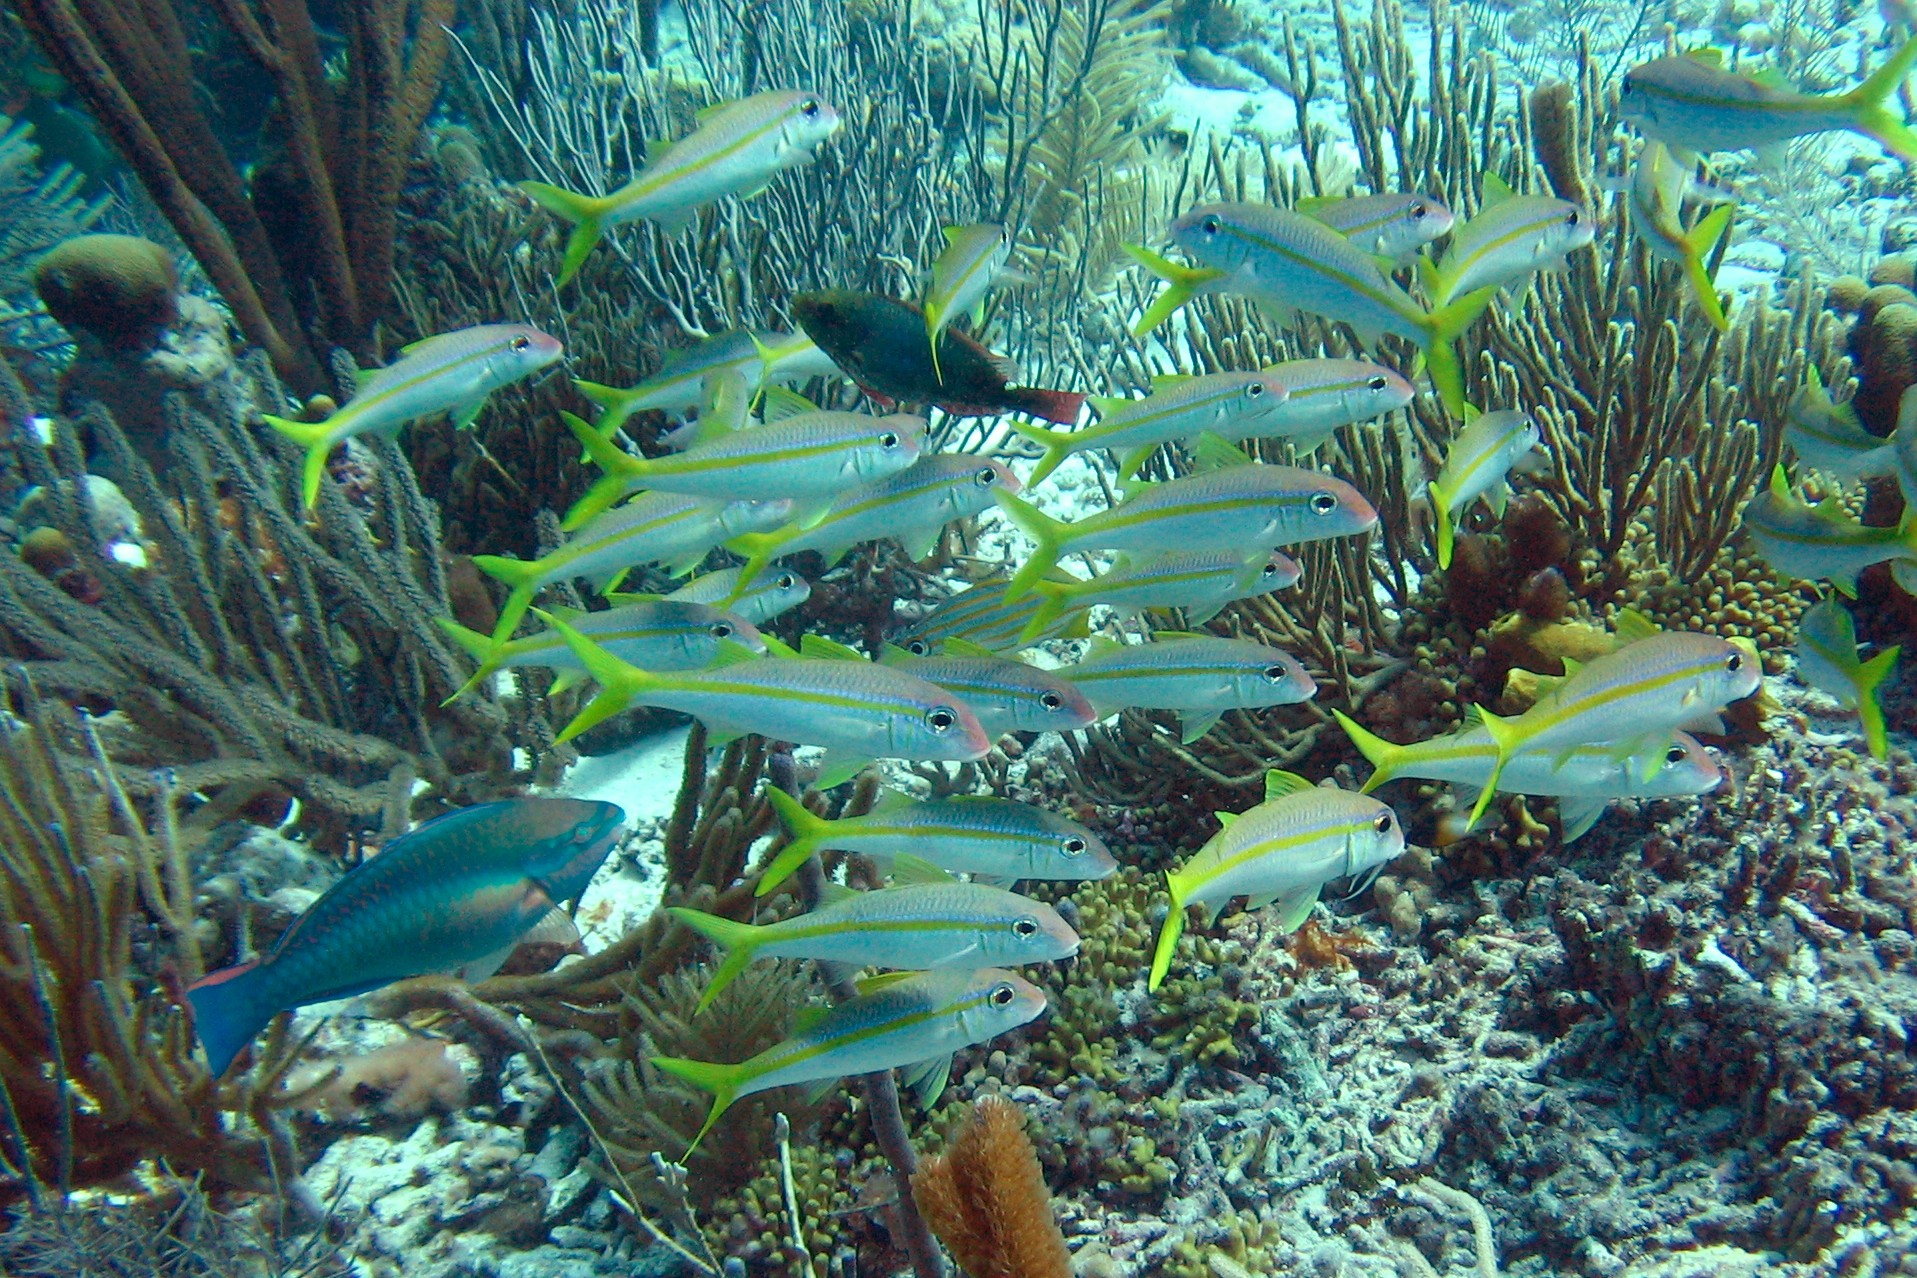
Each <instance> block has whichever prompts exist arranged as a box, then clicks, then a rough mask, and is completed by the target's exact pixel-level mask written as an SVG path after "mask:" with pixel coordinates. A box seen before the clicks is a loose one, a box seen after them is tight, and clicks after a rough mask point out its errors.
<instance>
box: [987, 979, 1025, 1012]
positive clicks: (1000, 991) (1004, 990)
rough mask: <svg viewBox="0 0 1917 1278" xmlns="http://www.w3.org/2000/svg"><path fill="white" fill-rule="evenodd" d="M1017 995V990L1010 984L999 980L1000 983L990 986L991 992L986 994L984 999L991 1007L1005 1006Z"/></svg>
mask: <svg viewBox="0 0 1917 1278" xmlns="http://www.w3.org/2000/svg"><path fill="white" fill-rule="evenodd" d="M1017 997H1018V991H1017V990H1015V989H1013V988H1012V987H1011V986H1010V985H1007V984H1004V983H1002V982H1001V983H1000V984H998V985H994V986H993V987H992V992H991V993H990V994H987V995H986V996H985V999H986V1001H987V1002H988V1003H990V1004H991V1005H992V1006H993V1007H1006V1006H1009V1005H1010V1004H1011V1001H1012V1000H1013V999H1015V998H1017Z"/></svg>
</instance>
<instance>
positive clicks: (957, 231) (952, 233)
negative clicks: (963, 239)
mask: <svg viewBox="0 0 1917 1278" xmlns="http://www.w3.org/2000/svg"><path fill="white" fill-rule="evenodd" d="M939 234H941V235H943V236H944V237H945V242H946V243H947V244H956V243H958V237H959V236H961V235H963V234H965V228H964V227H962V226H942V227H940V228H939Z"/></svg>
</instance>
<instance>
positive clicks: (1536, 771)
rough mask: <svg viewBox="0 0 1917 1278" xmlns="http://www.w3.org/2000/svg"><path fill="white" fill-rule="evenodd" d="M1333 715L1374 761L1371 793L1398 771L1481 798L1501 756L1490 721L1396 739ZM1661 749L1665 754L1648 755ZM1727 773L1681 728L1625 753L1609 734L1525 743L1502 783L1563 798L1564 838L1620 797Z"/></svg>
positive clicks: (1695, 789) (1508, 788)
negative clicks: (1576, 741) (1579, 740)
mask: <svg viewBox="0 0 1917 1278" xmlns="http://www.w3.org/2000/svg"><path fill="white" fill-rule="evenodd" d="M1332 714H1333V715H1334V716H1336V717H1337V720H1338V722H1339V724H1340V725H1342V726H1343V728H1344V730H1345V734H1346V735H1347V736H1349V737H1350V738H1351V743H1352V744H1353V745H1355V746H1357V747H1358V751H1359V753H1361V754H1363V755H1364V756H1365V758H1367V759H1369V760H1370V761H1371V764H1372V767H1373V771H1372V773H1371V776H1370V777H1369V778H1368V779H1367V780H1366V781H1365V783H1364V785H1363V786H1362V787H1361V793H1365V794H1369V793H1371V791H1373V790H1375V789H1377V788H1378V787H1379V786H1381V785H1383V784H1384V783H1385V782H1387V781H1390V780H1393V779H1395V778H1398V777H1422V778H1424V779H1425V780H1428V781H1449V782H1451V783H1453V784H1454V785H1456V786H1457V787H1458V788H1459V790H1460V791H1461V792H1462V793H1464V794H1465V795H1467V796H1468V797H1470V798H1474V799H1475V798H1476V797H1477V793H1478V791H1479V790H1481V789H1483V788H1484V783H1485V782H1486V781H1487V780H1488V779H1489V778H1490V776H1491V770H1492V768H1493V767H1494V766H1495V765H1496V763H1497V758H1498V745H1497V742H1495V741H1493V740H1492V739H1491V734H1490V733H1489V732H1486V731H1485V730H1484V729H1483V728H1482V727H1470V728H1466V729H1464V730H1463V731H1461V732H1453V733H1449V734H1447V735H1445V736H1442V737H1432V738H1431V739H1430V740H1427V741H1416V742H1413V743H1411V744H1409V745H1396V744H1394V743H1392V742H1390V741H1386V740H1385V739H1384V738H1382V737H1380V736H1377V735H1376V734H1374V733H1371V732H1367V731H1366V730H1365V729H1364V728H1363V727H1362V726H1360V725H1359V724H1358V723H1357V722H1355V721H1354V720H1353V719H1352V718H1351V717H1350V716H1349V715H1346V714H1344V713H1343V712H1341V711H1338V710H1333V711H1332ZM1653 751H1654V752H1656V754H1657V756H1658V757H1656V758H1650V757H1648V754H1649V752H1653ZM1723 780H1724V770H1723V769H1722V768H1721V767H1719V766H1718V764H1717V761H1716V760H1715V759H1713V758H1711V756H1710V753H1709V752H1708V751H1706V750H1705V749H1704V747H1703V746H1701V745H1699V744H1698V742H1697V739H1696V738H1695V737H1693V736H1691V735H1690V734H1688V733H1685V732H1675V733H1672V734H1671V741H1670V742H1669V743H1668V744H1667V743H1657V742H1652V743H1647V744H1642V745H1640V746H1639V747H1638V748H1637V749H1635V750H1632V751H1631V752H1630V753H1628V754H1624V755H1621V756H1620V755H1619V754H1618V752H1617V747H1616V746H1615V745H1614V744H1613V743H1611V742H1608V741H1606V742H1597V743H1594V744H1590V745H1580V746H1573V747H1572V748H1570V749H1569V750H1560V749H1556V748H1553V747H1535V746H1534V747H1530V748H1527V749H1524V750H1520V751H1519V752H1518V753H1517V754H1516V755H1514V756H1513V757H1512V758H1511V761H1510V762H1509V763H1507V764H1506V765H1505V767H1504V771H1503V773H1502V774H1501V775H1500V776H1499V778H1498V789H1499V790H1501V791H1503V792H1504V793H1506V794H1534V795H1542V796H1546V797H1550V798H1555V799H1556V800H1557V801H1558V820H1559V822H1560V823H1561V824H1562V825H1563V827H1564V841H1565V842H1566V843H1571V842H1574V841H1575V840H1577V839H1579V838H1581V837H1582V836H1583V835H1584V833H1585V832H1586V831H1588V830H1589V829H1590V828H1591V827H1592V825H1594V824H1596V822H1597V819H1598V818H1599V817H1600V816H1602V815H1603V814H1604V809H1605V808H1606V807H1607V806H1609V805H1610V803H1611V802H1612V801H1613V800H1616V799H1669V798H1678V797H1682V796H1688V795H1699V794H1705V793H1708V792H1709V791H1711V790H1714V789H1716V788H1717V787H1718V786H1719V785H1721V784H1722V783H1723Z"/></svg>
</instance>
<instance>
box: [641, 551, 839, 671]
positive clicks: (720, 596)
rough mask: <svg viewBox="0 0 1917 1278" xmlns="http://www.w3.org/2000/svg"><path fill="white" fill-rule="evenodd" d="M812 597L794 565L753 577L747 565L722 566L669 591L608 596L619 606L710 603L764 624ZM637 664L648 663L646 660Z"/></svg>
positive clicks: (810, 588) (809, 586)
mask: <svg viewBox="0 0 1917 1278" xmlns="http://www.w3.org/2000/svg"><path fill="white" fill-rule="evenodd" d="M811 597H812V583H811V582H809V581H807V580H806V579H805V578H804V577H801V576H800V575H799V574H798V573H796V572H793V571H792V570H791V569H790V568H781V569H779V570H777V571H776V572H764V573H759V574H757V575H753V576H748V575H747V574H746V571H745V569H744V568H721V569H719V570H718V571H717V572H708V573H702V574H701V575H699V576H697V577H694V578H693V579H692V580H691V581H688V582H687V583H686V584H685V585H683V586H681V587H679V588H678V589H677V590H674V591H672V592H670V593H668V594H664V595H654V594H641V593H638V592H631V593H622V594H612V595H607V596H606V599H607V601H608V602H610V603H612V604H615V605H617V604H628V603H648V602H651V601H652V600H655V599H658V600H665V601H667V602H670V603H695V604H710V605H712V606H713V607H715V608H722V609H724V610H725V611H727V612H729V613H732V614H733V615H734V616H737V617H742V618H744V619H745V620H747V621H749V622H751V623H752V624H753V625H755V626H762V625H764V624H765V623H766V622H768V621H771V620H772V619H773V618H775V617H778V616H780V615H782V614H784V613H786V612H789V611H791V610H792V609H794V608H796V607H798V606H799V605H800V604H802V603H804V602H805V601H806V600H807V599H809V598H811ZM634 664H635V665H644V664H645V662H643V661H640V662H635V663H634Z"/></svg>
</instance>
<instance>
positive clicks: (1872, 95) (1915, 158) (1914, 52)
mask: <svg viewBox="0 0 1917 1278" xmlns="http://www.w3.org/2000/svg"><path fill="white" fill-rule="evenodd" d="M1914 62H1917V38H1912V39H1909V40H1906V41H1904V43H1903V47H1902V48H1900V49H1898V50H1897V52H1895V53H1893V54H1891V55H1890V61H1888V62H1886V63H1884V65H1883V66H1881V67H1878V68H1877V70H1876V71H1875V72H1873V73H1872V74H1871V77H1870V78H1869V79H1868V80H1865V81H1864V82H1863V83H1862V84H1860V85H1858V86H1857V87H1856V88H1855V89H1854V90H1852V91H1851V93H1850V94H1849V96H1848V98H1847V99H1846V105H1847V106H1848V107H1849V108H1850V111H1851V127H1852V128H1854V129H1856V130H1857V131H1858V132H1859V133H1862V134H1864V135H1865V136H1866V137H1870V138H1874V139H1876V141H1877V143H1878V145H1880V146H1882V147H1883V148H1884V149H1885V150H1886V151H1889V152H1890V153H1891V154H1892V155H1894V156H1896V157H1897V158H1898V159H1900V160H1903V161H1904V162H1906V163H1909V164H1917V133H1912V132H1911V131H1910V129H1909V128H1908V127H1907V126H1906V125H1905V124H1904V123H1903V121H1901V120H1899V119H1898V118H1897V116H1896V114H1895V113H1894V111H1893V109H1892V107H1891V105H1890V104H1891V102H1892V100H1893V99H1895V97H1896V96H1897V90H1898V89H1900V88H1902V87H1903V84H1904V78H1905V77H1906V76H1908V75H1909V74H1910V68H1911V64H1912V63H1914Z"/></svg>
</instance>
